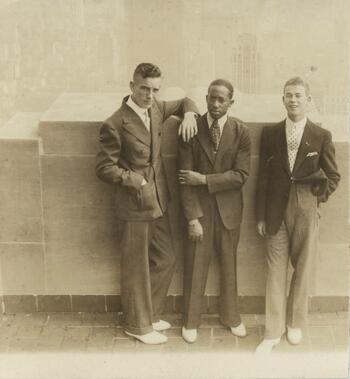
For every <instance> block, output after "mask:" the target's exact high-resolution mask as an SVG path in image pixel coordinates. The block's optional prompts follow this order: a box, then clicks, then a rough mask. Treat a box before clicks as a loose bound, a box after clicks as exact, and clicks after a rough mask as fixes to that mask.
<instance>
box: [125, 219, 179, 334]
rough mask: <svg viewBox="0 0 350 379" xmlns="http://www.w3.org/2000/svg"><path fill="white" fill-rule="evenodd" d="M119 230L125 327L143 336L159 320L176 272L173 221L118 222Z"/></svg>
mask: <svg viewBox="0 0 350 379" xmlns="http://www.w3.org/2000/svg"><path fill="white" fill-rule="evenodd" d="M118 227H119V233H120V236H121V243H120V248H121V297H122V308H123V319H124V328H125V330H127V331H129V332H131V333H134V334H138V335H142V334H146V333H149V332H151V331H152V330H153V327H152V322H157V321H159V317H160V314H161V312H162V308H163V305H164V300H165V298H166V295H167V292H168V289H169V286H170V283H171V279H172V277H173V273H174V269H175V254H174V249H173V244H172V239H171V231H170V226H169V219H168V215H167V213H166V214H165V215H163V216H162V217H160V218H157V219H156V220H153V221H122V220H118Z"/></svg>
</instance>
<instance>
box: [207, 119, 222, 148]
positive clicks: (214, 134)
mask: <svg viewBox="0 0 350 379" xmlns="http://www.w3.org/2000/svg"><path fill="white" fill-rule="evenodd" d="M209 132H210V137H211V140H212V142H213V145H214V149H215V151H217V150H218V147H219V143H220V126H219V123H218V120H216V119H215V120H214V121H213V123H212V124H211V127H210V128H209Z"/></svg>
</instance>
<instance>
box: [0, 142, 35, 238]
mask: <svg viewBox="0 0 350 379" xmlns="http://www.w3.org/2000/svg"><path fill="white" fill-rule="evenodd" d="M0 166H1V170H0V224H1V228H0V241H1V242H9V241H18V242H37V241H41V237H42V236H41V234H42V229H41V228H42V225H41V190H40V172H39V151H38V141H37V140H24V139H23V140H22V139H0Z"/></svg>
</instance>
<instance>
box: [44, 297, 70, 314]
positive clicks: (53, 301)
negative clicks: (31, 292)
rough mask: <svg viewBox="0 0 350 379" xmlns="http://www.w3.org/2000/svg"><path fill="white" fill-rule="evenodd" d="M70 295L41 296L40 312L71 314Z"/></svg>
mask: <svg viewBox="0 0 350 379" xmlns="http://www.w3.org/2000/svg"><path fill="white" fill-rule="evenodd" d="M71 311H72V304H71V297H70V296H69V295H39V296H38V312H71Z"/></svg>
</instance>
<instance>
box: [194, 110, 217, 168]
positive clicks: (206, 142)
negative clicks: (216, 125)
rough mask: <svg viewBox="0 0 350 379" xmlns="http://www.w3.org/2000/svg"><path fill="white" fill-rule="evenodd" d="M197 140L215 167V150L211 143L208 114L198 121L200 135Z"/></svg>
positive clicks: (198, 134)
mask: <svg viewBox="0 0 350 379" xmlns="http://www.w3.org/2000/svg"><path fill="white" fill-rule="evenodd" d="M197 139H198V141H199V143H200V145H201V146H202V148H203V150H204V151H205V153H206V155H207V156H208V158H209V160H210V162H211V164H212V165H214V161H215V154H214V149H213V143H212V141H211V137H210V133H209V126H208V122H207V114H206V113H205V114H204V115H203V116H202V117H200V118H199V119H198V133H197Z"/></svg>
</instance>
